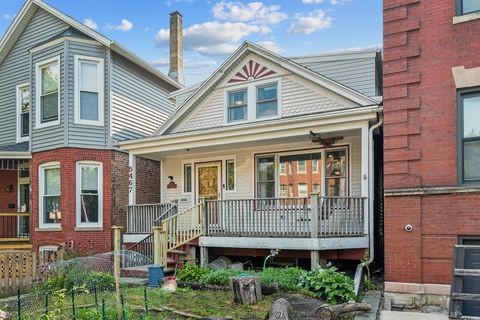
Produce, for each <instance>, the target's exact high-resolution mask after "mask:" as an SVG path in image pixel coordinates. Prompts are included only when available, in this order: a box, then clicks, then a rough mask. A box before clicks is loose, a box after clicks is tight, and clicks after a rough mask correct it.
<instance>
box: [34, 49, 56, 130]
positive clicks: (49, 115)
mask: <svg viewBox="0 0 480 320" xmlns="http://www.w3.org/2000/svg"><path fill="white" fill-rule="evenodd" d="M36 78H37V101H38V102H39V105H38V112H37V121H36V123H37V127H42V126H46V125H50V124H58V123H59V110H60V99H59V92H60V63H59V58H58V57H57V58H54V59H51V60H48V61H45V62H44V63H39V64H37V77H36Z"/></svg>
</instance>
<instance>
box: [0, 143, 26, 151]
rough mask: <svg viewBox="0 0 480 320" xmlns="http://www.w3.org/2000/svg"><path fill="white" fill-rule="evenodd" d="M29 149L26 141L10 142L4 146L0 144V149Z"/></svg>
mask: <svg viewBox="0 0 480 320" xmlns="http://www.w3.org/2000/svg"><path fill="white" fill-rule="evenodd" d="M28 149H29V143H28V141H25V142H20V143H15V144H10V145H6V146H0V151H4V152H5V151H6V152H8V151H11V152H27V151H28Z"/></svg>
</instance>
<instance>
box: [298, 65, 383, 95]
mask: <svg viewBox="0 0 480 320" xmlns="http://www.w3.org/2000/svg"><path fill="white" fill-rule="evenodd" d="M301 64H302V65H304V66H305V67H307V68H309V69H311V70H313V71H315V72H317V73H320V74H322V75H324V76H325V77H327V78H330V79H332V80H335V81H337V82H340V83H341V84H343V85H346V86H347V87H350V88H352V89H354V90H357V91H359V92H361V93H363V94H366V95H367V96H375V95H376V92H375V91H376V90H375V81H376V80H375V58H365V59H352V60H339V61H318V62H308V63H303V62H301Z"/></svg>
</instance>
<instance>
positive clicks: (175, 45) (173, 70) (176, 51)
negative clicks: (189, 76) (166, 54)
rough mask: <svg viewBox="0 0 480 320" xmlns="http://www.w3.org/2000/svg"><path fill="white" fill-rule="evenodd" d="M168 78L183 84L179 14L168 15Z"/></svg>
mask: <svg viewBox="0 0 480 320" xmlns="http://www.w3.org/2000/svg"><path fill="white" fill-rule="evenodd" d="M168 76H169V77H170V78H172V79H175V80H177V81H178V82H180V83H181V84H185V75H184V73H183V16H182V15H181V14H180V12H178V11H175V12H172V13H170V70H169V71H168Z"/></svg>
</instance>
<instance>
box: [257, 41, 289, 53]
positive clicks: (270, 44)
mask: <svg viewBox="0 0 480 320" xmlns="http://www.w3.org/2000/svg"><path fill="white" fill-rule="evenodd" d="M257 44H259V45H261V46H262V47H264V48H265V49H267V50H270V51H273V52H275V53H282V52H283V51H285V49H283V48H282V47H280V46H279V45H278V43H276V42H275V41H272V40H265V41H258V42H257Z"/></svg>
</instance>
